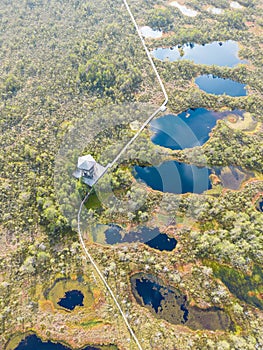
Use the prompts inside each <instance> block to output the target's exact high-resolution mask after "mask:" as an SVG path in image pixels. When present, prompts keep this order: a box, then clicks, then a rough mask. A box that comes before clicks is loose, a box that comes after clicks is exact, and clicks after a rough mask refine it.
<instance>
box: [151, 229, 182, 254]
mask: <svg viewBox="0 0 263 350" xmlns="http://www.w3.org/2000/svg"><path fill="white" fill-rule="evenodd" d="M145 244H147V245H148V246H149V247H151V248H155V249H158V250H160V251H163V250H167V251H172V250H174V248H175V247H176V245H177V241H176V239H175V238H170V237H169V236H167V235H165V234H162V233H160V234H159V235H158V236H156V237H154V238H153V239H151V240H150V241H148V242H146V243H145Z"/></svg>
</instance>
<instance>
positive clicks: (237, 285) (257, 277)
mask: <svg viewBox="0 0 263 350" xmlns="http://www.w3.org/2000/svg"><path fill="white" fill-rule="evenodd" d="M205 264H206V265H207V266H209V267H211V268H212V269H213V273H214V276H215V277H216V278H219V279H220V280H221V281H222V282H223V283H224V284H225V285H226V286H227V288H228V289H229V291H230V292H231V293H232V294H233V295H235V296H236V297H237V298H238V299H240V300H242V301H244V302H246V303H247V304H249V305H252V306H255V307H257V308H259V309H261V310H263V300H262V291H263V270H262V267H261V266H259V265H254V267H253V270H252V273H251V274H250V275H249V274H245V273H244V272H242V271H239V270H237V269H234V268H232V267H229V266H227V265H222V264H219V263H217V262H214V261H205Z"/></svg>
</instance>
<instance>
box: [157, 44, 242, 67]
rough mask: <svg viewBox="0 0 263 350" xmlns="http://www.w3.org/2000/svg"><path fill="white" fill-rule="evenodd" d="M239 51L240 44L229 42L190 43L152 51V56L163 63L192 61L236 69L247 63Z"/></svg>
mask: <svg viewBox="0 0 263 350" xmlns="http://www.w3.org/2000/svg"><path fill="white" fill-rule="evenodd" d="M238 50H239V47H238V43H237V42H236V41H233V40H228V41H224V42H220V41H214V42H212V43H210V44H205V45H199V44H194V43H189V44H185V45H183V46H180V45H177V46H174V47H171V48H157V49H155V50H153V51H152V55H153V56H154V57H155V58H157V59H159V60H161V61H165V60H167V61H170V62H174V61H180V60H190V61H193V62H194V63H196V64H206V65H213V64H215V65H217V66H225V67H234V66H236V65H237V64H239V63H246V61H244V60H241V59H240V58H239V57H238ZM182 54H183V55H182Z"/></svg>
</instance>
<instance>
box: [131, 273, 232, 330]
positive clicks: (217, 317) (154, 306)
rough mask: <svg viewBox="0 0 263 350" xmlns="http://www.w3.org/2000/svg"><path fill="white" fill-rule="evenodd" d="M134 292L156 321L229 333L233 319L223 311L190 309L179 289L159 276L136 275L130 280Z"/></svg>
mask: <svg viewBox="0 0 263 350" xmlns="http://www.w3.org/2000/svg"><path fill="white" fill-rule="evenodd" d="M131 285H132V293H133V295H134V297H135V299H136V301H137V302H138V304H139V305H141V306H144V307H147V309H149V310H150V311H151V312H152V313H153V314H154V315H155V316H156V317H157V318H162V319H165V320H166V321H167V322H170V323H172V324H184V325H187V326H188V327H190V328H192V329H195V330H196V329H209V330H226V329H229V327H230V323H231V321H230V318H229V316H228V315H227V314H226V313H225V312H224V310H223V309H220V308H218V307H210V308H208V309H200V308H198V307H197V306H190V305H189V303H188V300H187V297H186V295H184V294H183V293H182V292H181V291H180V290H179V289H176V288H174V287H170V286H167V285H164V284H163V282H162V281H161V280H160V279H158V278H157V277H155V276H153V275H150V274H145V273H137V274H135V275H133V276H132V277H131Z"/></svg>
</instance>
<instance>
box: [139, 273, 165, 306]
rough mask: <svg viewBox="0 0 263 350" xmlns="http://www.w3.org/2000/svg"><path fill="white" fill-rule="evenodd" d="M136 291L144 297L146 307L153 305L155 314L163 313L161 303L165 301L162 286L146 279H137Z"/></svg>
mask: <svg viewBox="0 0 263 350" xmlns="http://www.w3.org/2000/svg"><path fill="white" fill-rule="evenodd" d="M135 283H136V291H137V293H138V294H139V295H140V297H142V299H143V303H144V305H151V306H152V307H153V308H154V310H155V312H158V311H161V310H162V307H161V302H162V300H164V299H165V297H164V295H163V294H162V293H161V291H160V290H161V289H162V286H160V285H159V284H158V283H156V282H153V281H150V280H148V279H146V278H141V279H136V282H135Z"/></svg>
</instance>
